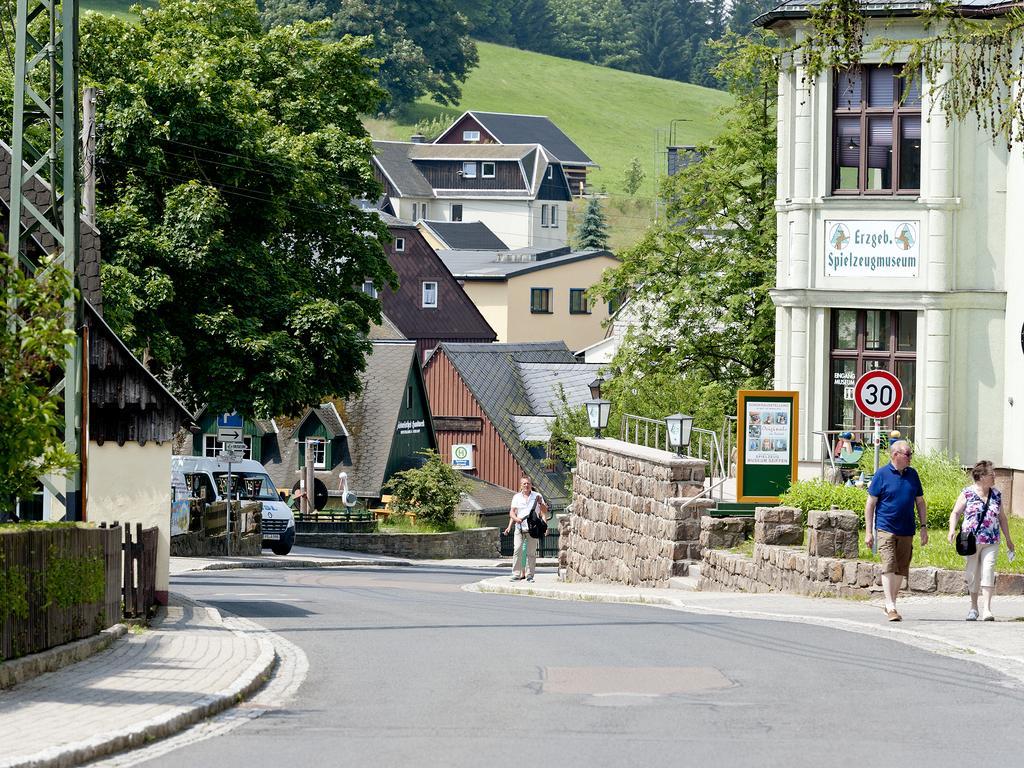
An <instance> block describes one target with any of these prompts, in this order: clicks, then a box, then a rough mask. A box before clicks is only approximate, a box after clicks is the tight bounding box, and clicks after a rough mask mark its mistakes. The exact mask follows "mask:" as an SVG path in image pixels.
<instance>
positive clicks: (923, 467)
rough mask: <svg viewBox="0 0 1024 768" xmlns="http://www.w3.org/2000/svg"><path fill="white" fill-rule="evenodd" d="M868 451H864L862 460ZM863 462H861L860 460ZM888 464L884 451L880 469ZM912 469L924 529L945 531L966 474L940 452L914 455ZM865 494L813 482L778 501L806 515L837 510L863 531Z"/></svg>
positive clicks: (860, 490)
mask: <svg viewBox="0 0 1024 768" xmlns="http://www.w3.org/2000/svg"><path fill="white" fill-rule="evenodd" d="M868 453H869V451H865V452H864V455H865V457H867V456H868ZM862 461H863V460H862ZM869 462H870V463H869V464H868V465H867V471H868V472H870V471H871V465H872V464H873V462H874V457H873V456H871V457H870V458H869ZM888 463H889V453H888V451H882V452H881V453H880V454H879V457H878V465H879V466H880V467H882V466H885V465H886V464H888ZM912 466H913V467H914V469H916V470H917V474H918V475H920V477H921V485H922V486H923V487H924V500H925V503H926V504H927V505H928V527H929V528H946V527H947V526H948V524H949V513H950V512H952V511H953V505H954V504H955V503H956V499H957V496H959V495H960V491H961V490H963V488H964V486H965V485H967V483H968V482H969V480H968V477H967V474H966V473H965V472H964V470H963V467H961V466H960V460H959V459H958V458H956V457H951V456H949V455H948V454H946V453H944V452H942V451H930V452H928V453H916V454H915V455H914V461H913V464H912ZM867 498H868V494H867V490H866V489H864V488H856V487H854V486H849V485H832V484H831V483H829V482H827V481H825V480H821V479H816V480H800V481H797V482H796V483H793V485H791V486H790V488H789V490H788V491H786V492H785V493H784V494H783V495H782V497H781V501H782V503H783V504H785V505H787V506H790V507H799V508H800V509H802V510H803V511H804V513H805V514H806V513H807V512H808V511H809V510H812V509H829V508H830V507H831V506H832V505H835V506H837V507H839V509H849V510H851V511H853V512H856V513H857V515H858V517H860V525H861V527H862V528H863V527H864V504H865V503H866V502H867Z"/></svg>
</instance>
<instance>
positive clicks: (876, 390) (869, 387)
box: [853, 371, 903, 419]
mask: <svg viewBox="0 0 1024 768" xmlns="http://www.w3.org/2000/svg"><path fill="white" fill-rule="evenodd" d="M853 400H854V402H855V403H857V410H859V411H860V412H861V413H863V414H864V415H865V416H870V417H871V418H873V419H885V418H888V417H889V416H892V415H893V414H894V413H896V411H898V410H899V408H900V405H901V404H902V403H903V385H902V384H900V380H899V379H897V378H896V377H895V376H893V375H892V374H891V373H889V372H888V371H868V372H867V373H865V374H864V375H863V376H861V377H860V378H859V379H857V383H856V384H855V385H854V387H853Z"/></svg>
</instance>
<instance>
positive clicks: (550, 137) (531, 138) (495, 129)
mask: <svg viewBox="0 0 1024 768" xmlns="http://www.w3.org/2000/svg"><path fill="white" fill-rule="evenodd" d="M469 114H471V115H472V116H473V117H474V118H475V119H476V121H477V122H478V123H480V125H482V126H483V127H484V128H486V129H487V132H488V133H490V134H491V135H492V136H494V138H496V139H497V140H498V141H500V142H501V143H502V144H540V145H542V146H543V147H544V148H545V149H546V150H548V151H549V152H550V153H551V154H553V155H554V156H555V157H557V158H558V159H559V160H561V161H562V162H563V163H567V164H569V165H593V164H594V161H593V160H591V159H590V158H589V157H588V156H587V153H586V152H584V151H583V150H582V149H580V147H579V145H577V144H576V142H574V141H573V140H572V139H570V138H569V137H568V136H566V135H565V132H564V131H563V130H562V129H561V128H559V127H558V126H557V125H555V124H554V123H553V122H552V121H551V119H550V118H548V117H544V116H542V115H513V114H508V113H504V112H474V111H471V112H470V113H469Z"/></svg>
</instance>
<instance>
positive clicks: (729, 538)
mask: <svg viewBox="0 0 1024 768" xmlns="http://www.w3.org/2000/svg"><path fill="white" fill-rule="evenodd" d="M753 532H754V518H752V517H747V516H746V515H744V516H737V517H702V518H701V519H700V551H701V553H702V554H703V552H704V551H705V550H708V549H732V548H733V547H738V546H739V545H740V544H742V543H743V542H744V541H746V540H747V539H749V538H750V535H751V534H752V533H753Z"/></svg>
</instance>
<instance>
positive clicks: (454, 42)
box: [263, 0, 478, 110]
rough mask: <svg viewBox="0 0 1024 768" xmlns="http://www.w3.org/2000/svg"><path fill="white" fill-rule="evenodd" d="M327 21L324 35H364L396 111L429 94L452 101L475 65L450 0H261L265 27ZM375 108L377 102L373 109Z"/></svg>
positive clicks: (464, 30) (462, 24)
mask: <svg viewBox="0 0 1024 768" xmlns="http://www.w3.org/2000/svg"><path fill="white" fill-rule="evenodd" d="M322 19H328V20H329V22H330V33H329V34H330V36H331V37H333V38H334V39H336V40H341V39H343V38H344V36H345V35H355V36H365V37H366V38H368V40H369V48H368V49H367V50H366V53H367V55H369V56H372V57H374V58H375V59H377V60H379V69H378V71H377V76H378V80H379V82H380V84H381V85H382V86H383V87H384V88H385V89H386V90H387V91H388V93H389V94H390V96H391V99H390V108H391V109H392V110H396V109H400V108H401V107H402V106H405V105H407V104H411V103H412V102H413V101H415V100H416V99H417V98H418V97H420V96H423V95H430V96H431V97H432V98H433V99H434V100H435V101H437V102H438V103H440V104H457V103H458V101H459V99H460V98H461V94H462V89H461V86H462V83H463V82H465V80H466V77H467V76H468V74H469V72H470V70H471V69H472V68H473V67H475V66H476V65H477V61H478V57H477V51H476V45H474V43H473V41H472V40H471V39H470V37H469V22H468V21H467V19H466V17H465V16H463V15H462V14H461V13H459V12H458V9H457V4H456V2H454V0H420V2H416V3H409V2H403V0H324V1H321V0H266V2H265V3H264V8H263V20H264V23H265V24H267V25H268V26H277V25H281V24H290V23H292V22H294V21H319V20H322ZM379 106H381V105H380V104H378V105H375V107H379Z"/></svg>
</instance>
